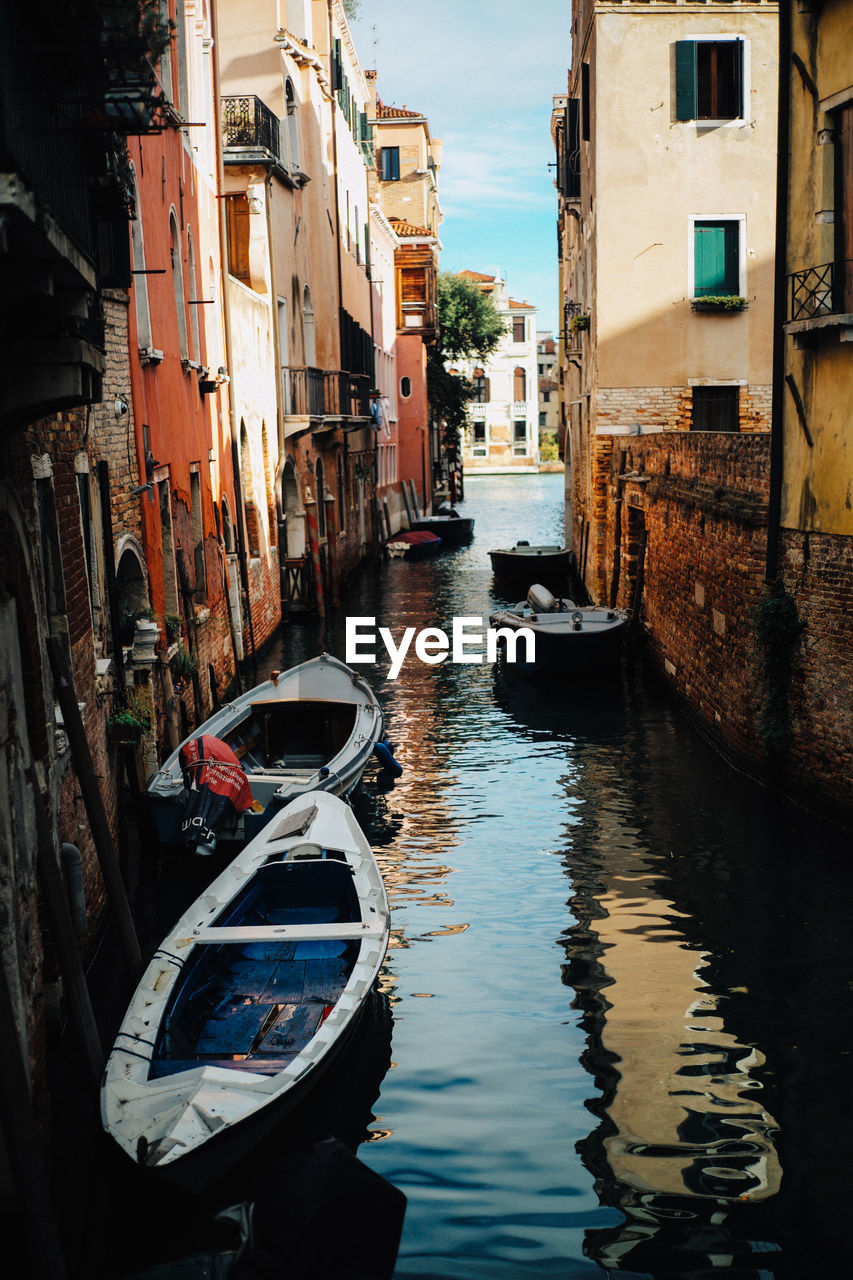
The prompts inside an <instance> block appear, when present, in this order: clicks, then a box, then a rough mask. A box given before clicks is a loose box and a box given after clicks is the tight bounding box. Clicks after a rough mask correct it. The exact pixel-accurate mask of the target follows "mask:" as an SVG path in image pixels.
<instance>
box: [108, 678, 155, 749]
mask: <svg viewBox="0 0 853 1280" xmlns="http://www.w3.org/2000/svg"><path fill="white" fill-rule="evenodd" d="M150 728H151V703H150V700H148V699H146V697H145V695H144V693H143V692H142V691H141V690H139V689H137V688H135V687H131V688H129V689H128V690H127V692H126V694H125V699H124V704H123V705H122V706H118V707H116V708H115V710H114V711H113V713H112V715H111V716H110V717H109V719H108V720H107V729H108V731H109V736H110V740H111V741H112V742H129V743H132V744H136V743H137V742H138V741H139V739H140V738H141V737H142V735H143V734H144V733H147V732H148V730H149V729H150Z"/></svg>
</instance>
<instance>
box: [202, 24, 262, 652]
mask: <svg viewBox="0 0 853 1280" xmlns="http://www.w3.org/2000/svg"><path fill="white" fill-rule="evenodd" d="M210 30H211V33H212V35H213V60H212V63H211V67H212V70H213V98H214V109H215V111H216V112H217V119H216V128H215V130H214V137H215V142H216V171H217V179H218V181H217V185H218V187H219V194H220V200H219V270H220V274H221V276H222V318H223V320H224V323H225V364H226V368H228V369H229V370H230V371H231V373H232V376H231V378H230V379H229V381H228V434H229V435H230V437H231V478H232V481H233V483H234V502H235V506H236V508H237V510H236V511H235V515H236V517H237V519H236V521H235V532H236V534H237V554H238V557H239V561H240V578H241V581H242V586H243V594H244V597H245V601H246V621H247V623H248V625H249V647H250V649H251V651H252V662H253V664H254V663H256V661H257V659H256V656H255V631H254V626H253V622H252V597H251V594H250V591H249V566H248V562H247V558H246V541H245V536H244V535H245V518H244V513H243V488H242V479H241V475H240V465H239V462H240V454H239V446H238V444H237V441H236V439H235V438H234V423H235V422H236V421H237V397H236V393H235V389H234V377H233V374H234V337H233V333H232V329H231V301H230V298H229V295H228V275H229V271H228V222H227V214H226V208H225V158H224V156H223V151H222V126H221V121H220V118H219V110H220V103H221V101H222V93H221V89H220V70H219V28H218V23H217V10H216V5H211V6H210ZM235 661H236V654H235Z"/></svg>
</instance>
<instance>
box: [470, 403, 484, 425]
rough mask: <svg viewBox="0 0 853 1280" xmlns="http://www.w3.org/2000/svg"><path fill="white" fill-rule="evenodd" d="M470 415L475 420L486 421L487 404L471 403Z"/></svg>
mask: <svg viewBox="0 0 853 1280" xmlns="http://www.w3.org/2000/svg"><path fill="white" fill-rule="evenodd" d="M468 417H469V418H471V420H472V421H473V422H485V420H486V406H485V405H484V404H469V405H468Z"/></svg>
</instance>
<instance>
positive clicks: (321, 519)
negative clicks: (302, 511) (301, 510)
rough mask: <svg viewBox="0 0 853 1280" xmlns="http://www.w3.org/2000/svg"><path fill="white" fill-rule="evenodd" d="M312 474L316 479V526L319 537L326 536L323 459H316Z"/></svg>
mask: <svg viewBox="0 0 853 1280" xmlns="http://www.w3.org/2000/svg"><path fill="white" fill-rule="evenodd" d="M314 475H315V477H316V479H317V528H318V529H319V532H320V537H321V538H325V536H326V498H325V494H326V486H325V483H324V481H323V459H322V458H318V459H317V465H316V467H315V468H314Z"/></svg>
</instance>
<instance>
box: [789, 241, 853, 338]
mask: <svg viewBox="0 0 853 1280" xmlns="http://www.w3.org/2000/svg"><path fill="white" fill-rule="evenodd" d="M785 332H786V333H787V334H790V335H791V336H792V337H793V338H794V343H795V346H797V347H808V346H813V345H815V343H817V342H820V341H823V340H824V339H827V338H829V339H833V340H834V339H838V340H840V341H841V342H853V262H851V261H844V260H836V261H835V262H825V263H823V265H822V266H819V267H808V268H806V270H805V271H795V272H793V273H792V274H791V275H790V276H789V277H788V323H787V324H786V325H785Z"/></svg>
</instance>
